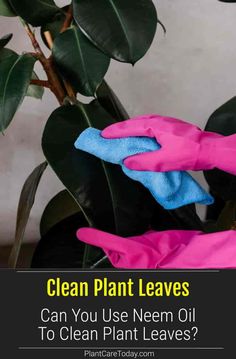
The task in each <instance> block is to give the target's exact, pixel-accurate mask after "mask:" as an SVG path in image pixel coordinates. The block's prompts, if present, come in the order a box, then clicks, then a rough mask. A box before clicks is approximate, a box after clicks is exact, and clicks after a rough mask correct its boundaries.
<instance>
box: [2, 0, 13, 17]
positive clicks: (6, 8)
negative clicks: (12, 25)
mask: <svg viewBox="0 0 236 359" xmlns="http://www.w3.org/2000/svg"><path fill="white" fill-rule="evenodd" d="M0 16H8V17H12V16H16V14H15V12H14V10H13V9H12V7H11V5H10V4H9V1H8V0H0Z"/></svg>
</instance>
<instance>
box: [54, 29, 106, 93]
mask: <svg viewBox="0 0 236 359" xmlns="http://www.w3.org/2000/svg"><path fill="white" fill-rule="evenodd" d="M52 53H53V58H54V60H55V62H56V64H57V65H58V67H59V69H60V70H61V72H62V73H63V75H64V76H65V77H66V78H67V79H68V80H69V81H70V83H71V84H72V86H73V87H74V88H75V90H76V91H79V92H80V93H81V94H83V95H85V96H93V95H94V93H95V91H96V89H97V87H98V86H99V85H100V83H101V82H102V80H103V77H104V76H105V74H106V72H107V70H108V67H109V64H110V59H109V58H108V57H107V56H106V55H104V54H103V53H102V52H100V51H99V50H98V49H97V48H96V47H95V46H94V45H93V44H91V42H90V41H88V39H87V38H86V37H85V36H84V35H83V34H82V32H81V31H80V30H79V29H78V28H76V27H75V26H73V27H72V28H70V29H68V30H66V31H64V32H63V33H62V34H60V35H59V36H57V37H56V39H55V41H54V45H53V49H52Z"/></svg>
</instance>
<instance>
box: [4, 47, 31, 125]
mask: <svg viewBox="0 0 236 359" xmlns="http://www.w3.org/2000/svg"><path fill="white" fill-rule="evenodd" d="M35 61H36V59H35V58H34V57H32V56H31V55H29V54H23V55H21V56H18V55H17V54H16V53H15V52H13V51H11V50H8V49H2V50H1V51H0V78H1V82H0V129H1V131H4V130H5V129H6V128H7V127H8V125H9V124H10V122H11V120H12V118H13V116H14V115H15V113H16V111H17V109H18V107H19V106H20V104H21V103H22V101H23V99H24V97H25V95H26V93H27V89H28V87H29V83H30V80H31V77H32V73H33V68H34V64H35Z"/></svg>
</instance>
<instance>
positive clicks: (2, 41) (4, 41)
mask: <svg viewBox="0 0 236 359" xmlns="http://www.w3.org/2000/svg"><path fill="white" fill-rule="evenodd" d="M12 36H13V34H7V35H5V36H3V37H1V39H0V50H1V49H3V48H4V47H5V46H6V45H7V44H8V42H9V41H10V40H11V39H12Z"/></svg>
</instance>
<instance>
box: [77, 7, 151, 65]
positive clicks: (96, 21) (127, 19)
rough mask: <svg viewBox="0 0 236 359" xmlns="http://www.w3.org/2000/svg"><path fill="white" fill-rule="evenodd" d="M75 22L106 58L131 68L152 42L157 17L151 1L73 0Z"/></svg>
mask: <svg viewBox="0 0 236 359" xmlns="http://www.w3.org/2000/svg"><path fill="white" fill-rule="evenodd" d="M73 10H74V18H75V21H76V22H77V24H78V26H79V27H80V28H81V29H82V30H83V32H84V33H85V34H86V35H87V36H88V38H89V39H90V40H91V41H92V42H93V43H94V44H95V45H96V46H97V47H98V48H99V49H100V50H101V51H103V52H104V53H105V54H107V55H108V56H110V57H112V58H114V59H116V60H118V61H123V62H128V63H132V64H134V63H135V62H137V61H138V60H139V59H141V58H142V57H143V56H144V55H145V53H146V52H147V50H148V49H149V47H150V46H151V43H152V41H153V38H154V36H155V32H156V27H157V22H158V19H157V13H156V9H155V6H154V4H153V2H152V1H151V0H139V1H137V0H128V1H127V0H99V1H98V0H90V1H87V0H73Z"/></svg>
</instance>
